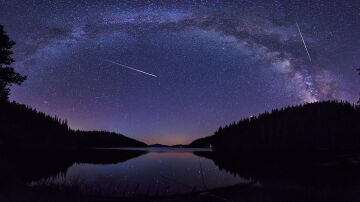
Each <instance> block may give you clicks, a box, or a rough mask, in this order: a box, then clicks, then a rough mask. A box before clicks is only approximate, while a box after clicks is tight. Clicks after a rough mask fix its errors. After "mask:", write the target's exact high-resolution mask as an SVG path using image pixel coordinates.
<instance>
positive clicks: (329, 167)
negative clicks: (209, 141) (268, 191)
mask: <svg viewBox="0 0 360 202" xmlns="http://www.w3.org/2000/svg"><path fill="white" fill-rule="evenodd" d="M193 153H194V154H195V155H197V156H201V157H205V158H208V159H211V160H212V161H213V162H214V163H215V165H216V166H218V167H219V169H220V170H225V171H226V172H228V173H230V174H233V175H239V176H241V177H244V178H250V179H255V180H260V181H269V182H276V181H278V182H279V181H281V182H289V183H297V184H299V183H300V184H353V183H358V182H360V172H359V168H360V166H359V165H357V164H355V163H354V162H356V161H358V159H359V156H356V157H354V156H352V157H350V156H349V157H344V156H339V157H335V158H323V159H322V160H321V161H320V160H319V159H318V158H309V157H307V158H303V157H301V156H289V157H274V156H266V155H265V156H264V155H263V156H260V155H256V156H255V155H243V156H240V155H235V154H233V155H230V154H228V153H226V154H224V153H220V152H193ZM356 159H357V160H356Z"/></svg>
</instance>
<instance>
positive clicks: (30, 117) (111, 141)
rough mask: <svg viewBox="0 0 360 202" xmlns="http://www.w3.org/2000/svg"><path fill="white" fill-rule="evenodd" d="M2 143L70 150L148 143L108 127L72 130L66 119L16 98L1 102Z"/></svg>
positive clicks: (13, 146)
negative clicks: (109, 129)
mask: <svg viewBox="0 0 360 202" xmlns="http://www.w3.org/2000/svg"><path fill="white" fill-rule="evenodd" d="M0 112H1V113H0V147H1V148H2V149H10V150H30V151H68V150H76V149H81V148H88V147H145V146H147V145H146V144H145V143H142V142H140V141H137V140H134V139H131V138H128V137H126V136H123V135H120V134H117V133H113V132H106V131H80V130H76V131H75V130H72V129H70V128H69V126H68V125H67V122H66V121H63V120H60V119H59V118H57V117H52V116H49V115H46V114H45V113H42V112H38V111H36V110H34V109H32V108H29V107H27V106H26V105H22V104H17V103H15V102H12V103H9V102H0Z"/></svg>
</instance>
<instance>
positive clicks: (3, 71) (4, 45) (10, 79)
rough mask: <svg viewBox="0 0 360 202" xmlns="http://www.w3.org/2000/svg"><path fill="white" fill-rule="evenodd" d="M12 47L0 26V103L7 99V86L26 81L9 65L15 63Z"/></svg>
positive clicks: (8, 92)
mask: <svg viewBox="0 0 360 202" xmlns="http://www.w3.org/2000/svg"><path fill="white" fill-rule="evenodd" d="M13 45H15V42H14V41H11V40H10V38H9V36H8V35H7V34H6V32H5V31H4V26H2V25H0V102H4V101H7V100H8V99H9V95H10V88H9V86H11V85H12V84H17V85H20V84H21V83H22V82H24V81H25V79H26V76H23V75H21V74H19V73H17V72H15V71H14V68H13V67H10V65H11V63H13V62H14V61H15V60H14V59H13V58H12V57H11V55H12V54H13V52H12V51H11V48H12V46H13Z"/></svg>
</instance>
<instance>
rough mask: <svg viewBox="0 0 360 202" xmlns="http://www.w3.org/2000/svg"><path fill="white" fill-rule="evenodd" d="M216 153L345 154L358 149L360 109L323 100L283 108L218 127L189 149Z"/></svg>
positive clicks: (192, 144)
mask: <svg viewBox="0 0 360 202" xmlns="http://www.w3.org/2000/svg"><path fill="white" fill-rule="evenodd" d="M210 145H211V146H213V148H214V149H215V150H216V151H222V152H236V153H237V154H238V153H241V152H243V153H249V152H253V153H264V152H278V153H285V152H301V153H303V152H309V153H313V152H345V151H354V150H356V151H358V150H359V149H360V108H359V107H358V106H355V105H351V104H349V103H347V102H337V101H326V102H317V103H308V104H304V105H298V106H291V107H286V108H283V109H280V110H277V109H276V110H273V111H272V112H271V113H268V112H265V113H263V114H260V115H258V116H256V117H252V118H247V119H243V120H240V121H239V122H237V123H236V122H234V123H232V124H230V125H227V126H225V127H220V128H219V129H218V130H217V131H216V132H215V133H214V135H212V136H208V137H205V138H201V139H197V140H195V141H193V142H192V143H191V144H190V145H189V146H191V147H210Z"/></svg>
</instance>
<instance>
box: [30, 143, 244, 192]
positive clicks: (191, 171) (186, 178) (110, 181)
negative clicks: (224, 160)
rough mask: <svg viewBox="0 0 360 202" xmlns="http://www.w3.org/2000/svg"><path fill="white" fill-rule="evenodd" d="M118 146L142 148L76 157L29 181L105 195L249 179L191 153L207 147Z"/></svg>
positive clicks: (194, 188) (188, 189) (208, 186)
mask: <svg viewBox="0 0 360 202" xmlns="http://www.w3.org/2000/svg"><path fill="white" fill-rule="evenodd" d="M112 150H114V148H112ZM118 150H124V151H125V150H127V151H128V152H131V151H135V150H142V152H143V153H141V154H139V155H135V156H134V155H131V156H130V157H129V158H128V159H126V160H122V161H121V162H116V161H105V162H101V161H99V162H90V163H89V162H79V161H77V162H74V163H73V164H72V165H71V166H70V167H69V168H68V169H67V170H66V171H65V172H63V173H62V174H57V175H55V176H51V177H47V178H42V179H40V180H35V181H32V182H31V183H29V185H30V186H39V185H40V186H51V187H54V188H56V189H61V190H65V189H70V190H76V191H80V192H82V193H89V194H99V195H106V196H132V195H150V196H154V195H171V194H178V193H187V192H193V191H200V190H206V189H212V188H218V187H226V186H231V185H235V184H241V183H250V182H251V180H250V179H244V178H242V177H240V176H234V175H232V174H230V173H227V172H226V171H224V170H220V169H219V168H218V166H216V165H215V164H214V162H213V161H212V160H209V159H207V158H204V157H200V156H198V155H195V154H194V152H211V151H210V150H207V149H188V148H186V149H185V148H184V149H179V148H176V149H175V148H146V149H144V148H141V149H139V148H126V149H124V148H122V149H118ZM144 150H145V151H144ZM117 155H121V153H120V154H117ZM108 156H109V155H108Z"/></svg>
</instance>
